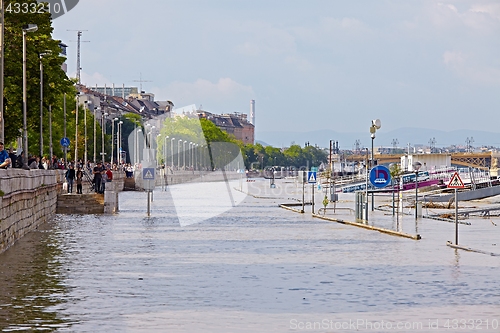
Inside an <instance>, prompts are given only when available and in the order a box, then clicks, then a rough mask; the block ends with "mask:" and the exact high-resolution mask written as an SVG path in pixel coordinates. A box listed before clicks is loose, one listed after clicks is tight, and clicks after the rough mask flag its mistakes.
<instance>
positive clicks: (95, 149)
mask: <svg viewBox="0 0 500 333" xmlns="http://www.w3.org/2000/svg"><path fill="white" fill-rule="evenodd" d="M96 110H97V106H95V107H94V161H93V162H94V163H95V162H96V158H97V157H96V153H97V138H96V136H95V135H96V126H97V121H96V119H95V112H96Z"/></svg>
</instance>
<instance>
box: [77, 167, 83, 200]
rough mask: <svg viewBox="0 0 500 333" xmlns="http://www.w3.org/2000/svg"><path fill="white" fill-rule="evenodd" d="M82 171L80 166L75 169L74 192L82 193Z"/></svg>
mask: <svg viewBox="0 0 500 333" xmlns="http://www.w3.org/2000/svg"><path fill="white" fill-rule="evenodd" d="M82 181H83V171H82V168H81V167H80V166H78V168H77V170H76V193H77V194H83V192H82Z"/></svg>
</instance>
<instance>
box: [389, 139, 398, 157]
mask: <svg viewBox="0 0 500 333" xmlns="http://www.w3.org/2000/svg"><path fill="white" fill-rule="evenodd" d="M391 143H392V153H393V154H395V152H396V147H397V145H398V143H399V141H398V139H392V142H391Z"/></svg>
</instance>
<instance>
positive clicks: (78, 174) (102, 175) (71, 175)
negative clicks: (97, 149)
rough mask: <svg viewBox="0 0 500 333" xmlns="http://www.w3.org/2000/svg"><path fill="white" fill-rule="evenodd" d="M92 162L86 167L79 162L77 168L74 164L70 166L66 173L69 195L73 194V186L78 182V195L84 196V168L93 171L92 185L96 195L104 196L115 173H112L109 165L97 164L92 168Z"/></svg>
mask: <svg viewBox="0 0 500 333" xmlns="http://www.w3.org/2000/svg"><path fill="white" fill-rule="evenodd" d="M91 166H92V164H91V163H90V162H88V163H87V165H86V166H84V165H83V163H81V161H79V163H77V165H76V170H75V167H74V165H73V164H72V163H70V164H69V167H68V170H67V171H66V174H65V176H66V182H67V184H68V193H72V192H73V184H74V183H75V181H76V193H77V194H82V182H83V177H84V175H85V174H84V170H83V169H84V168H87V170H92V175H93V178H92V183H93V184H94V191H95V192H96V193H101V194H103V193H104V191H105V189H106V183H109V182H111V181H112V180H113V172H112V171H111V166H110V165H109V164H107V165H103V164H102V162H97V164H96V165H95V166H94V167H93V168H92V167H91Z"/></svg>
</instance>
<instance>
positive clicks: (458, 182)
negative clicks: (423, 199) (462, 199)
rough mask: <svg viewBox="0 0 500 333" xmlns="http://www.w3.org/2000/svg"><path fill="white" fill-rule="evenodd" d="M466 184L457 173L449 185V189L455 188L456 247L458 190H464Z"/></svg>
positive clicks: (456, 240) (456, 239)
mask: <svg viewBox="0 0 500 333" xmlns="http://www.w3.org/2000/svg"><path fill="white" fill-rule="evenodd" d="M464 187H465V186H464V182H463V181H462V179H460V176H459V175H458V172H455V173H454V174H453V177H451V179H450V182H449V183H448V188H454V189H455V245H458V194H457V192H458V189H459V188H464Z"/></svg>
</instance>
